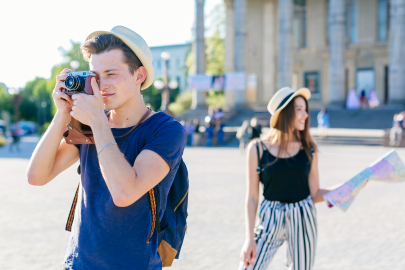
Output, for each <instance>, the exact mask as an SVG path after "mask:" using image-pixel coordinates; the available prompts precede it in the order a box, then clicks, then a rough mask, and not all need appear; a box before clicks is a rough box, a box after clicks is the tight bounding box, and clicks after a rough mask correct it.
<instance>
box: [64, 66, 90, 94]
mask: <svg viewBox="0 0 405 270" xmlns="http://www.w3.org/2000/svg"><path fill="white" fill-rule="evenodd" d="M66 75H67V78H66V79H65V86H66V89H64V90H63V91H62V92H63V93H66V94H67V95H69V96H72V95H73V94H88V95H93V89H92V88H91V79H92V78H93V77H94V78H96V80H97V81H98V76H97V75H96V74H94V73H93V72H91V71H77V72H68V73H66Z"/></svg>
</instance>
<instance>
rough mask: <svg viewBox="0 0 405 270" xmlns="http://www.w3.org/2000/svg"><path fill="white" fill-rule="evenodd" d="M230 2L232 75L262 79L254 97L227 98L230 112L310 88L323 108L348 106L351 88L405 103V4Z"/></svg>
mask: <svg viewBox="0 0 405 270" xmlns="http://www.w3.org/2000/svg"><path fill="white" fill-rule="evenodd" d="M225 3H226V8H227V19H226V20H227V21H226V24H227V35H226V60H225V61H226V63H225V70H226V72H235V71H236V72H237V71H242V72H245V74H246V76H247V77H249V76H250V77H253V78H256V80H257V81H256V84H254V85H255V91H256V93H255V95H254V98H253V99H252V98H248V92H247V91H240V92H226V93H225V95H226V102H227V106H228V107H237V106H250V107H252V106H263V105H266V104H267V102H268V101H269V100H270V98H271V97H272V95H273V94H274V93H275V92H276V91H277V90H278V89H279V88H281V87H284V86H291V87H292V88H295V89H298V88H300V87H308V88H309V89H310V90H311V91H312V98H311V101H310V102H311V103H312V104H313V105H315V104H317V105H319V106H325V105H332V104H336V105H339V106H340V105H343V104H344V103H345V100H346V97H347V94H348V91H349V90H350V89H356V91H357V92H358V93H360V91H362V90H365V92H366V93H367V94H368V93H369V92H370V91H371V90H374V91H375V92H376V94H377V97H378V98H379V100H380V102H381V103H382V104H391V103H400V104H404V103H405V0H225ZM252 75H253V76H252ZM248 87H249V86H248Z"/></svg>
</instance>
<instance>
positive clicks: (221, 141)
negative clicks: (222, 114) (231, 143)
mask: <svg viewBox="0 0 405 270" xmlns="http://www.w3.org/2000/svg"><path fill="white" fill-rule="evenodd" d="M224 126H225V124H224V122H223V121H222V120H221V119H218V120H217V125H216V130H217V138H218V145H223V144H224V135H225V132H224Z"/></svg>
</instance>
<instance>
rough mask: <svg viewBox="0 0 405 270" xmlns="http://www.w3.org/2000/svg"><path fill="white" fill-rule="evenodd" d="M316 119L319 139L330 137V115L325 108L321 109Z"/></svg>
mask: <svg viewBox="0 0 405 270" xmlns="http://www.w3.org/2000/svg"><path fill="white" fill-rule="evenodd" d="M316 119H317V120H318V131H319V138H321V139H324V138H326V136H327V135H328V128H329V114H328V112H327V111H326V109H325V108H322V109H321V111H320V112H319V113H318V115H317V117H316Z"/></svg>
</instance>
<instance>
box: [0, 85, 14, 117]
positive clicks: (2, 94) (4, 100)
mask: <svg viewBox="0 0 405 270" xmlns="http://www.w3.org/2000/svg"><path fill="white" fill-rule="evenodd" d="M0 110H6V111H8V112H9V113H12V112H13V100H12V96H11V95H9V94H8V93H7V86H6V85H5V84H4V83H0Z"/></svg>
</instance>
